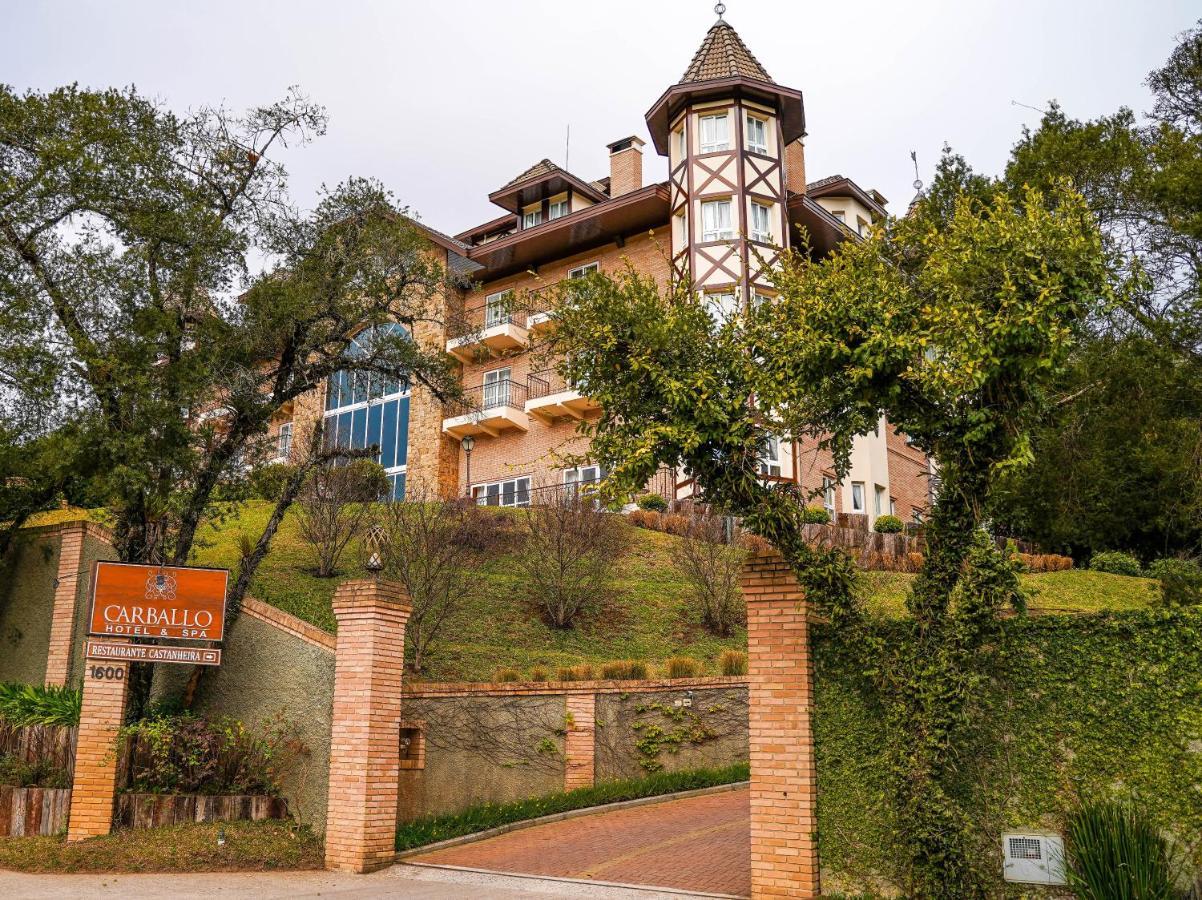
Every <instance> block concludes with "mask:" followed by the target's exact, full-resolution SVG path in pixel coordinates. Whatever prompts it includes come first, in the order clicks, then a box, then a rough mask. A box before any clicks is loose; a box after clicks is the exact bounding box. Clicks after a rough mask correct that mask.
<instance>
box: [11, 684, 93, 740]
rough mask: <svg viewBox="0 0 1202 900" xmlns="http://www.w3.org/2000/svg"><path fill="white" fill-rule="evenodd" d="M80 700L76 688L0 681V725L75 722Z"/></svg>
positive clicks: (27, 725)
mask: <svg viewBox="0 0 1202 900" xmlns="http://www.w3.org/2000/svg"><path fill="white" fill-rule="evenodd" d="M82 702H83V692H82V691H80V690H78V689H74V688H67V687H55V686H54V685H41V684H21V683H20V682H17V681H0V725H9V726H12V727H14V728H22V727H29V726H35V725H67V726H69V725H78V724H79V709H80V705H81V704H82Z"/></svg>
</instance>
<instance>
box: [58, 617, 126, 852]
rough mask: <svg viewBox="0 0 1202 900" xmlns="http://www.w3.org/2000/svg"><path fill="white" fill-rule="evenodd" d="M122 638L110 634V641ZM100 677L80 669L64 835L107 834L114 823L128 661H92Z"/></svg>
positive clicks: (79, 837) (76, 837)
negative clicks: (76, 735) (76, 732)
mask: <svg viewBox="0 0 1202 900" xmlns="http://www.w3.org/2000/svg"><path fill="white" fill-rule="evenodd" d="M118 641H121V642H122V643H124V641H123V640H121V639H118V638H114V639H111V642H112V643H117V642H118ZM96 668H97V669H100V670H102V671H103V674H104V676H105V677H103V678H92V677H91V673H89V672H86V671H85V673H84V679H83V704H82V708H81V710H80V714H79V738H78V741H77V743H76V747H75V782H74V784H73V789H72V793H71V818H70V823H69V824H68V826H67V840H68V841H80V840H83V839H84V838H90V837H97V836H99V835H104V834H108V833H109V832H110V831H112V828H113V801H114V799H115V797H116V791H117V753H116V743H117V732H118V730H119V729H120V728H121V724H122V722H124V721H125V708H126V703H127V702H128V700H129V663H121V662H111V661H107V660H106V661H105V662H104V663H103V664H99V663H98V664H97V665H96Z"/></svg>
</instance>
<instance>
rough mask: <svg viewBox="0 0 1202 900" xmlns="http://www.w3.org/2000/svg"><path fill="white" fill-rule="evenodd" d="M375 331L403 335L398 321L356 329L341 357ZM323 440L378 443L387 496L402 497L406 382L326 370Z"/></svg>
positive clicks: (353, 445) (358, 349) (357, 445)
mask: <svg viewBox="0 0 1202 900" xmlns="http://www.w3.org/2000/svg"><path fill="white" fill-rule="evenodd" d="M380 334H401V335H404V336H405V337H408V336H409V333H408V332H407V331H406V330H405V328H404V326H402V325H398V324H396V323H391V324H388V325H380V326H378V327H376V328H371V329H368V330H366V331H363V332H361V333H360V334H359V335H358V336H357V337H356V338H355V339H354V340H353V341H352V342H351V346H350V347H349V348H347V356H350V357H354V356H360V355H362V354H364V353H366V352H368V350H369V348H370V347H371V342H372V341H373V340H375V338H376V336H377V335H380ZM324 440H325V444H326V446H327V447H346V448H349V449H362V448H364V447H372V446H378V447H379V448H380V452H379V455H378V456H376V460H377V461H378V462H379V463H380V465H382V466H383V467H384V471H385V472H387V473H388V480H389V481H390V482H391V483H392V496H393V497H394V498H395V499H397V500H403V499H404V497H405V470H406V464H407V462H408V458H409V383H408V382H407V381H398V380H397V379H395V378H388V377H385V376H383V375H379V374H377V373H375V372H352V371H347V370H343V371H340V372H336V373H334V374H333V375H331V376H330V377H329V379H328V381H327V382H326V411H325V435H324Z"/></svg>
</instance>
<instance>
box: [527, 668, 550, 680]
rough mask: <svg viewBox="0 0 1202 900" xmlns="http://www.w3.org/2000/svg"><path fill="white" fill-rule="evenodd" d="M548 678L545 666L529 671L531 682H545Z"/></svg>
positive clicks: (548, 674)
mask: <svg viewBox="0 0 1202 900" xmlns="http://www.w3.org/2000/svg"><path fill="white" fill-rule="evenodd" d="M549 676H550V673H549V672H548V671H547V667H546V666H534V667H533V668H531V669H530V680H531V681H546V680H547V678H548V677H549Z"/></svg>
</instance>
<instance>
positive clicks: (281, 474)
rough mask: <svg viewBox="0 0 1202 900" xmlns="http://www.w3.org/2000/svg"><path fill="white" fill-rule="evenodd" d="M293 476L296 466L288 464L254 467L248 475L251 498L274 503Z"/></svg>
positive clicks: (269, 464)
mask: <svg viewBox="0 0 1202 900" xmlns="http://www.w3.org/2000/svg"><path fill="white" fill-rule="evenodd" d="M295 474H296V466H290V465H288V463H278V462H277V463H267V464H266V465H262V466H256V467H255V468H254V469H252V470H251V473H250V493H251V496H253V497H257V498H258V499H260V500H271V501H272V502H274V501H276V500H278V499H280V495H281V494H282V493H284V485H286V484H287V483H288V481H289V479H291V478H292V476H293V475H295Z"/></svg>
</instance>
